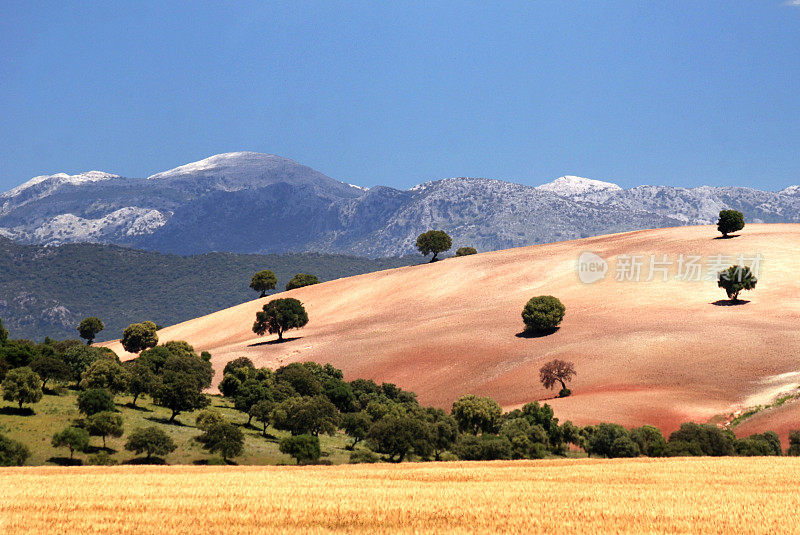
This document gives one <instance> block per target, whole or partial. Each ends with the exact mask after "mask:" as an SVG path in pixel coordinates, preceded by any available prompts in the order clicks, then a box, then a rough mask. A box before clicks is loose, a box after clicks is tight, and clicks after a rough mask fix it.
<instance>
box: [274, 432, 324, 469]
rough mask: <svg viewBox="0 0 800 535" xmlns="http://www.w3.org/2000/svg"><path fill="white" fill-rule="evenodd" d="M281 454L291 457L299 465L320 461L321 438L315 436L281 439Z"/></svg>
mask: <svg viewBox="0 0 800 535" xmlns="http://www.w3.org/2000/svg"><path fill="white" fill-rule="evenodd" d="M278 448H279V449H280V451H281V453H285V454H287V455H291V456H292V457H294V458H295V459H296V460H297V464H300V463H308V462H313V461H317V460H319V457H320V455H321V454H322V452H321V450H320V447H319V437H315V436H314V435H296V436H290V437H286V438H283V439H281V441H280V443H279V444H278Z"/></svg>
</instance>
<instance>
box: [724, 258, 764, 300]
mask: <svg viewBox="0 0 800 535" xmlns="http://www.w3.org/2000/svg"><path fill="white" fill-rule="evenodd" d="M757 282H758V279H757V278H756V276H755V275H754V274H753V272H752V271H751V270H750V268H749V267H747V266H731V267H729V268H728V269H725V270H722V271H720V272H719V274H718V275H717V286H719V287H720V288H723V289H724V290H725V293H727V294H728V299H730V300H731V301H733V302H736V301H738V300H739V292H741V291H742V290H752V289H754V288H755V287H756V283H757Z"/></svg>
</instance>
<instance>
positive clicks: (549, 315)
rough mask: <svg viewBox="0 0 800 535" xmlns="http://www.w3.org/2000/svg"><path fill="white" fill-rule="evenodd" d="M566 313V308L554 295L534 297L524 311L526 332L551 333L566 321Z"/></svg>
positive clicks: (523, 317)
mask: <svg viewBox="0 0 800 535" xmlns="http://www.w3.org/2000/svg"><path fill="white" fill-rule="evenodd" d="M565 311H566V307H565V306H564V304H563V303H562V302H561V300H560V299H558V298H557V297H553V296H552V295H540V296H538V297H532V298H531V299H530V300H529V301H528V302H527V303H526V304H525V308H524V309H523V310H522V321H524V322H525V330H526V331H528V332H534V333H537V332H538V333H546V332H547V331H551V330H553V329H555V328H556V327H558V325H559V324H560V323H561V320H563V319H564V312H565Z"/></svg>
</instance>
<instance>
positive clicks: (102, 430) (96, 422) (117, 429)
mask: <svg viewBox="0 0 800 535" xmlns="http://www.w3.org/2000/svg"><path fill="white" fill-rule="evenodd" d="M86 430H87V431H89V435H90V436H93V437H103V447H104V448H105V447H106V437H107V436H112V437H117V438H119V437H121V436H122V433H123V427H122V416H121V415H120V414H119V413H116V412H110V411H104V412H98V413H95V414H92V415H91V416H89V417H88V418H87V419H86Z"/></svg>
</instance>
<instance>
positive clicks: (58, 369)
mask: <svg viewBox="0 0 800 535" xmlns="http://www.w3.org/2000/svg"><path fill="white" fill-rule="evenodd" d="M31 369H32V370H33V371H34V372H36V374H37V375H38V376H39V377H41V378H42V389H45V388H46V387H47V382H48V381H56V382H66V381H69V380H70V378H71V377H72V370H70V369H69V366H68V365H67V363H66V362H64V361H63V360H61V359H60V358H58V357H51V356H45V355H41V356H38V357H36V358H35V359H33V361H31Z"/></svg>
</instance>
